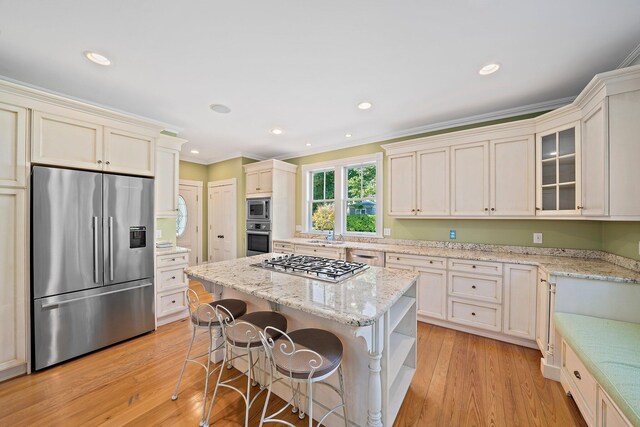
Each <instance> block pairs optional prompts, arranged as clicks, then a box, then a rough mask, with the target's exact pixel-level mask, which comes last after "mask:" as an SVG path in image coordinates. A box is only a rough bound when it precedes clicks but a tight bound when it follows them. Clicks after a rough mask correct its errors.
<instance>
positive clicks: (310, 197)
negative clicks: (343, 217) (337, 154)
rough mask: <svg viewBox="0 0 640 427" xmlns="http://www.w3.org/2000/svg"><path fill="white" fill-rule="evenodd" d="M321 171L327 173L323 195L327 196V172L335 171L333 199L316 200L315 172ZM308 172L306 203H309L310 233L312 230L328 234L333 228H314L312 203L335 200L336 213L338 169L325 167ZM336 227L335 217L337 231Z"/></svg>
mask: <svg viewBox="0 0 640 427" xmlns="http://www.w3.org/2000/svg"><path fill="white" fill-rule="evenodd" d="M320 172H324V173H325V175H324V192H323V196H325V197H326V196H327V175H326V173H327V172H333V187H334V189H333V199H326V198H324V199H319V200H315V199H314V198H313V174H315V173H320ZM307 173H308V178H309V179H308V184H307V187H306V191H307V194H308V197H307V200H306V202H305V203H306V205H307V223H308V224H309V226H308V230H309V232H310V233H311V232H312V233H325V234H328V233H329V232H331V230H326V231H322V230H316V229H315V228H313V220H312V219H311V212H312V211H313V208H312V205H313V204H314V203H325V204H326V203H327V202H333V206H334V208H333V209H334V215H335V206H336V203H337V200H336V193H335V186H336V170H335V168H323V169H314V170H311V171H309V172H307ZM335 229H336V221H335V219H334V222H333V230H334V231H335Z"/></svg>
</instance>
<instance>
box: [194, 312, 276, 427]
mask: <svg viewBox="0 0 640 427" xmlns="http://www.w3.org/2000/svg"><path fill="white" fill-rule="evenodd" d="M215 312H216V315H217V316H218V323H219V324H220V325H222V336H223V338H224V343H225V349H226V351H225V352H224V354H225V356H224V360H223V362H222V365H223V366H224V365H225V364H231V362H232V361H233V360H235V359H237V358H240V357H244V356H246V357H247V370H246V371H244V372H240V373H239V374H238V375H236V376H235V377H233V378H229V379H226V380H224V381H222V369H221V370H220V372H219V373H218V380H217V382H216V387H215V389H214V391H213V396H212V397H211V403H210V404H209V411H208V413H207V418H206V421H205V423H204V426H205V427H208V425H209V419H210V417H211V410H212V409H213V405H214V403H215V399H216V395H217V393H218V388H219V387H226V388H230V389H231V390H234V391H236V392H237V393H239V394H240V396H242V398H243V399H244V403H245V418H244V419H245V421H244V424H245V426H248V425H249V410H250V409H251V407H252V405H253V403H254V402H255V401H256V399H257V397H258V396H259V395H260V394H261V393H262V392H263V391H264V390H265V389H266V387H265V385H264V380H263V381H262V385H261V387H260V390H259V391H258V392H257V393H256V394H255V395H254V396H253V397H252V396H251V388H252V387H255V386H256V385H258V381H257V375H256V364H257V363H258V362H259V360H260V354H259V353H258V354H257V355H255V356H257V357H255V358H254V353H257V352H260V351H264V347H263V345H262V341H261V338H260V335H261V334H262V333H263V331H264V330H265V328H270V332H265V333H264V334H266V335H267V336H269V337H270V338H272V339H277V338H278V337H280V335H281V333H280V330H286V329H287V319H286V317H284V316H283V315H282V314H280V313H277V312H275V311H255V312H252V313H247V314H245V315H244V316H241V317H239V318H237V319H236V316H234V315H233V313H232V312H231V311H230V310H227V308H226V307H224V306H223V305H219V306H218V307H216V310H215ZM274 326H275V328H274ZM234 354H236V355H235V356H233V355H234ZM243 375H246V376H247V390H246V394H245V392H243V391H242V390H240V389H238V388H236V387H234V386H233V385H231V383H232V382H233V381H235V380H237V379H238V378H241V377H242V376H243Z"/></svg>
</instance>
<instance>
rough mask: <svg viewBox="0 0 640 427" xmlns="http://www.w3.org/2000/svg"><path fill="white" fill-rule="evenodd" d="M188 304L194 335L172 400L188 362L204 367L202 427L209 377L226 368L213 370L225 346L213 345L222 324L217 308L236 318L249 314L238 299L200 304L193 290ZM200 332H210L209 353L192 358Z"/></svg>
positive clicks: (175, 395) (222, 343) (189, 291)
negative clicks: (213, 359) (214, 360)
mask: <svg viewBox="0 0 640 427" xmlns="http://www.w3.org/2000/svg"><path fill="white" fill-rule="evenodd" d="M187 302H188V304H187V306H188V308H189V319H190V321H191V325H192V327H193V333H192V335H191V342H189V349H188V350H187V356H186V357H185V359H184V363H183V364H182V370H181V371H180V377H178V384H176V389H175V391H174V392H173V396H171V400H177V399H178V390H179V388H180V382H181V381H182V376H183V374H184V370H185V368H186V367H187V362H192V363H195V364H197V365H200V366H202V367H203V368H204V370H205V373H206V379H205V382H204V393H203V397H202V418H201V419H200V425H201V426H202V425H203V424H204V415H205V411H206V407H207V391H208V387H209V377H210V376H211V374H212V373H214V372H215V370H216V369H218V368H221V366H224V365H219V366H218V367H215V368H213V369H211V355H212V354H213V353H214V352H215V351H217V350H219V349H220V348H222V346H223V345H224V342H221V343H220V344H218V346H217V347H215V348H214V344H213V330H214V329H221V326H220V323H219V322H218V317H217V316H216V314H215V310H216V307H224V309H225V310H226V311H227V312H229V313H232V314H233V315H236V316H242V315H243V314H244V313H246V312H247V303H245V302H244V301H241V300H237V299H222V300H219V301H215V302H212V303H208V304H200V300H199V298H198V294H197V293H196V292H195V291H194V290H193V289H187ZM199 330H200V331H208V332H209V346H208V347H207V351H205V352H204V353H202V354H198V355H196V356H192V355H191V350H192V349H193V343H194V341H195V339H196V332H197V331H199ZM204 356H207V361H206V364H205V363H203V362H200V361H199V360H198V359H200V358H202V357H204ZM220 370H222V369H220Z"/></svg>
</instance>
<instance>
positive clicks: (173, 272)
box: [157, 267, 186, 291]
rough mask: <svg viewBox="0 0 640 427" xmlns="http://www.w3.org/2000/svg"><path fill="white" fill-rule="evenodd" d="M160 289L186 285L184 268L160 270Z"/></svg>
mask: <svg viewBox="0 0 640 427" xmlns="http://www.w3.org/2000/svg"><path fill="white" fill-rule="evenodd" d="M157 281H158V291H163V290H166V289H172V288H175V287H178V286H184V285H186V284H185V278H184V268H183V267H178V268H172V269H166V270H159V271H158V274H157Z"/></svg>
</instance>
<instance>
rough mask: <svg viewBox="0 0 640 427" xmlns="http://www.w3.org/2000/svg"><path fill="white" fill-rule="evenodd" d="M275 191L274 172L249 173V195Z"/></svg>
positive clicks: (269, 170)
mask: <svg viewBox="0 0 640 427" xmlns="http://www.w3.org/2000/svg"><path fill="white" fill-rule="evenodd" d="M271 191H273V170H271V169H265V170H257V171H253V172H247V187H246V192H247V195H252V194H260V193H271Z"/></svg>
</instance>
